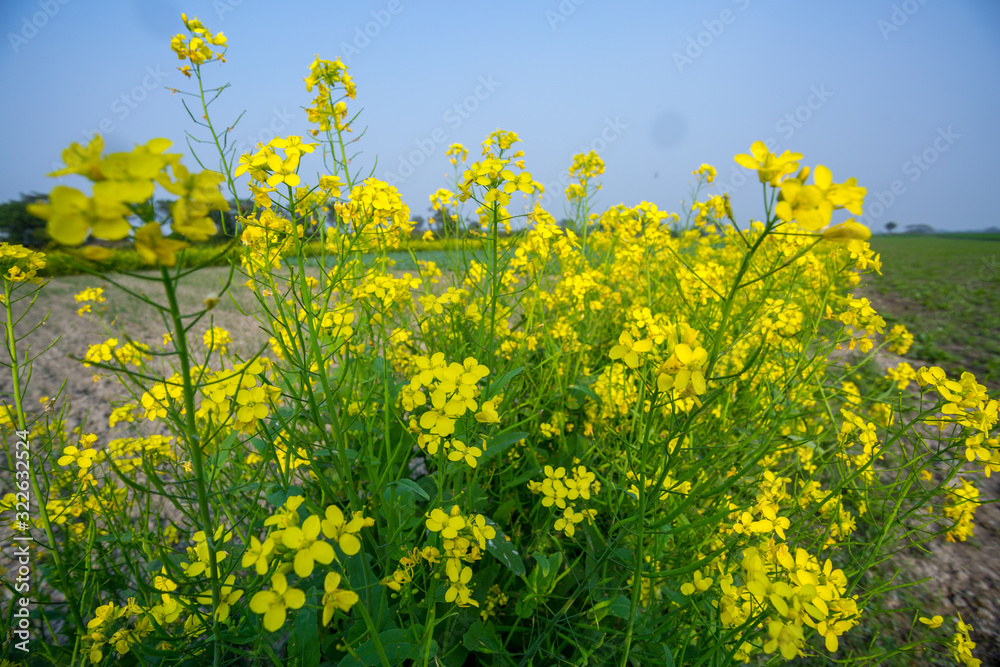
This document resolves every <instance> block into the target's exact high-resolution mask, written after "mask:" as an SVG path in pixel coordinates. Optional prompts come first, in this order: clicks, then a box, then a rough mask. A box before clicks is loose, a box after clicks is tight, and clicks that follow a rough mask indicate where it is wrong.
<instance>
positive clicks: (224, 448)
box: [215, 431, 238, 468]
mask: <svg viewBox="0 0 1000 667" xmlns="http://www.w3.org/2000/svg"><path fill="white" fill-rule="evenodd" d="M237 435H238V432H237V431H233V432H232V433H230V434H229V435H227V436H226V437H225V439H224V440H223V441H222V444H220V445H219V451H217V452H216V453H215V467H216V468H222V467H223V466H225V465H226V463H227V462H228V461H229V455H230V454H231V453H232V451H233V444H235V442H236V436H237Z"/></svg>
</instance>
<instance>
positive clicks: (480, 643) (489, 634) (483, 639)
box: [462, 621, 503, 653]
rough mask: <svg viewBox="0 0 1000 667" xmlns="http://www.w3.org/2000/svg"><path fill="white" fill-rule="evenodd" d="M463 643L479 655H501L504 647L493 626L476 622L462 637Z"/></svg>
mask: <svg viewBox="0 0 1000 667" xmlns="http://www.w3.org/2000/svg"><path fill="white" fill-rule="evenodd" d="M462 643H463V644H464V645H465V648H467V649H469V650H470V651H477V652H479V653H500V652H501V651H503V645H502V644H501V643H500V638H499V637H498V636H497V631H496V630H495V629H494V628H493V624H492V623H491V624H490V625H487V626H483V624H482V622H481V621H476V622H475V623H473V624H472V627H470V628H469V629H468V631H467V632H466V633H465V635H464V636H463V637H462Z"/></svg>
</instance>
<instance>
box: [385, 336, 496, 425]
mask: <svg viewBox="0 0 1000 667" xmlns="http://www.w3.org/2000/svg"><path fill="white" fill-rule="evenodd" d="M415 363H416V366H417V369H418V373H417V374H416V375H415V376H414V377H413V378H412V379H411V380H410V383H409V384H408V385H406V386H404V387H403V389H402V390H401V391H400V402H401V404H402V406H403V409H404V410H406V411H407V412H413V411H414V410H416V409H417V408H418V407H421V406H427V399H428V394H429V395H430V405H429V406H427V408H428V409H427V410H425V411H424V412H423V413H422V414H421V415H420V418H419V421H418V420H417V419H412V420H411V427H412V426H413V425H417V426H418V427H419V428H420V429H423V430H424V431H427V432H428V434H429V435H432V436H439V437H441V438H447V437H449V436H450V435H452V434H453V433H454V432H455V422H456V421H457V420H458V419H459V418H461V417H462V415H464V414H465V413H466V412H468V411H472V412H474V411H475V410H476V409H477V408H478V407H479V404H478V403H477V402H476V398H477V397H478V396H479V387H478V384H479V381H480V380H482V379H483V378H485V377H486V376H487V375H488V374H489V372H490V371H489V369H488V368H486V367H485V366H483V365H482V364H480V363H479V362H478V361H476V360H475V358H473V357H467V358H466V359H465V361H464V362H463V363H461V364H459V363H457V362H452V363H450V364H449V363H447V362H446V361H445V357H444V353H442V352H437V353H435V354H433V355H431V356H430V357H429V358H428V357H422V356H418V357H417V358H416V360H415ZM425 392H426V393H425ZM493 409H494V411H495V406H494V407H493Z"/></svg>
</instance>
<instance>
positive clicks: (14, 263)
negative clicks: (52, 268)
mask: <svg viewBox="0 0 1000 667" xmlns="http://www.w3.org/2000/svg"><path fill="white" fill-rule="evenodd" d="M29 206H33V205H30V204H29ZM44 268H45V253H43V252H35V251H34V250H29V249H27V248H25V247H24V246H21V245H14V244H11V243H7V242H2V243H0V274H2V275H3V277H4V279H5V280H8V281H10V282H12V283H19V282H32V283H40V282H41V279H40V278H38V277H37V275H38V272H39V271H40V270H42V269H44Z"/></svg>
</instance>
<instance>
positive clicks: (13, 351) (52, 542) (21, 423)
mask: <svg viewBox="0 0 1000 667" xmlns="http://www.w3.org/2000/svg"><path fill="white" fill-rule="evenodd" d="M11 294H12V290H11V284H10V281H8V280H5V281H4V300H3V303H4V313H5V315H6V317H7V322H6V325H7V326H6V328H7V354H8V356H9V357H10V374H11V383H12V384H13V391H14V409H15V411H16V412H17V427H18V430H19V431H26V430H27V419H26V418H25V416H24V394H23V390H22V387H21V368H20V365H19V362H18V358H17V339H16V338H15V336H14V316H13V313H12V311H11ZM33 303H34V300H32V304H33ZM28 477H29V479H30V480H31V492H32V493H33V494H34V495H35V502H36V503H38V509H39V513H38V514H39V518H40V519H41V521H42V530H44V531H45V538H46V539H47V540H48V547H49V553H51V554H52V560H53V562H54V563H55V565H56V570H57V571H58V572H59V583H60V585H61V587H62V590H63V593H64V594H65V595H66V602H67V604H68V605H69V608H70V612H71V613H72V614H73V622H74V624H75V625H76V628H77V632H82V631H83V628H84V624H83V617H82V616H81V614H80V608H79V606H78V604H77V602H76V599H75V596H74V595H73V588H72V586H70V583H69V576H68V575H67V573H66V565H65V563H63V560H62V556H60V551H59V548H58V547H57V545H56V539H55V535H54V533H53V532H52V524H51V523H50V522H49V514H48V511H47V509H46V507H45V505H44V504H43V503H42V489H41V486H40V485H39V483H38V473H37V472H36V470H35V467H34V466H29V467H28Z"/></svg>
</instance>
